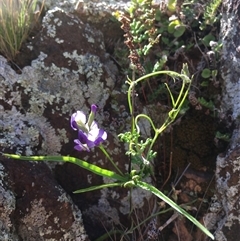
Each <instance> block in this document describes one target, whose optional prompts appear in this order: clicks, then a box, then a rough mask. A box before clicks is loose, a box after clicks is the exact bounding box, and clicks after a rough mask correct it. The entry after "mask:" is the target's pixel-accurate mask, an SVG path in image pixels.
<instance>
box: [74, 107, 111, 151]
mask: <svg viewBox="0 0 240 241" xmlns="http://www.w3.org/2000/svg"><path fill="white" fill-rule="evenodd" d="M96 111H97V106H96V105H92V106H91V112H90V115H89V117H88V121H87V118H86V115H85V114H84V113H83V112H82V111H77V112H75V113H74V114H72V116H71V121H70V123H71V127H72V128H73V130H77V131H78V139H75V140H74V143H75V144H76V145H75V146H74V148H75V149H76V150H78V151H82V150H84V151H90V148H93V147H94V146H99V145H100V144H101V142H103V141H104V140H106V139H107V133H106V132H105V131H104V130H102V129H99V128H98V125H97V122H96V121H94V117H95V114H96Z"/></svg>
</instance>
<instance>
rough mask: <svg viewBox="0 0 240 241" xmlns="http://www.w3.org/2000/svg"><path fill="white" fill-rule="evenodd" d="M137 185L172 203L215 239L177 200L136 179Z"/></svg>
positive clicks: (171, 204) (169, 203)
mask: <svg viewBox="0 0 240 241" xmlns="http://www.w3.org/2000/svg"><path fill="white" fill-rule="evenodd" d="M135 184H136V186H138V187H140V188H142V189H144V190H148V191H150V192H151V193H153V194H154V195H156V196H157V197H159V198H160V199H162V200H163V201H164V202H166V203H167V204H168V205H170V206H171V207H172V208H174V209H175V210H176V211H177V212H179V213H181V214H182V215H183V216H185V217H186V218H187V219H189V220H190V221H191V222H192V223H194V224H195V225H196V226H197V227H198V228H199V229H201V230H202V231H203V232H204V233H205V234H206V235H207V236H209V237H210V238H211V239H213V240H214V236H213V235H212V234H211V233H210V232H209V231H208V230H207V229H206V228H205V227H204V226H203V225H202V224H201V223H200V222H198V221H197V219H195V218H194V217H193V216H191V215H190V214H189V213H188V212H186V211H185V210H184V209H183V208H181V207H180V206H178V205H177V204H176V203H175V202H173V201H172V200H171V199H170V198H169V197H167V196H166V195H164V194H163V193H162V192H161V191H159V190H158V189H157V188H155V187H154V186H152V185H150V184H148V183H145V182H142V181H138V180H136V183H135Z"/></svg>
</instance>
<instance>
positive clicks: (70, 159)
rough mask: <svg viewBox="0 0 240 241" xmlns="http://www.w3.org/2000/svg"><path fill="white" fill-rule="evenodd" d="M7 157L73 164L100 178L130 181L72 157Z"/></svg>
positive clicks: (10, 155)
mask: <svg viewBox="0 0 240 241" xmlns="http://www.w3.org/2000/svg"><path fill="white" fill-rule="evenodd" d="M3 155H4V156H6V157H10V158H13V159H19V160H25V161H56V162H71V163H73V164H76V165H78V166H80V167H82V168H84V169H87V170H88V171H90V172H93V173H95V174H97V175H99V176H103V177H108V178H113V179H116V180H118V181H121V182H126V181H128V177H127V176H121V175H118V174H117V173H115V172H113V171H110V170H107V169H104V168H101V167H99V166H96V165H94V164H91V163H88V162H86V161H83V160H80V159H78V158H75V157H70V156H20V155H14V154H6V153H4V154H3Z"/></svg>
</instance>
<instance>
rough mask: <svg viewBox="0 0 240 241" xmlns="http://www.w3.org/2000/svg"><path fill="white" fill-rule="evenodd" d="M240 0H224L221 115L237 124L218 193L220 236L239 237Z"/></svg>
mask: <svg viewBox="0 0 240 241" xmlns="http://www.w3.org/2000/svg"><path fill="white" fill-rule="evenodd" d="M239 20H240V14H239V1H224V2H223V14H222V21H221V41H222V44H223V49H222V57H221V58H222V61H221V63H222V71H221V74H222V78H223V83H222V104H221V116H220V117H221V118H223V119H225V120H227V124H228V125H229V126H234V128H233V129H234V130H233V134H232V137H231V141H230V144H229V147H228V150H227V151H226V153H225V154H221V155H219V156H218V158H217V164H216V165H217V167H216V182H217V188H216V195H217V198H218V201H219V204H220V206H221V210H222V211H223V213H224V214H223V215H222V217H221V219H220V220H219V221H218V222H217V231H216V240H218V241H225V240H228V241H234V240H236V239H239V227H240V164H239V163H240V160H239V159H240V147H239V143H240V130H239V116H240V104H239V103H240V79H239V74H240V65H239V63H240V55H239V52H240V51H239V34H238V33H239V31H240V28H239V25H238V24H236V23H237V22H239Z"/></svg>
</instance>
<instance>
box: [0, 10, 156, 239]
mask: <svg viewBox="0 0 240 241" xmlns="http://www.w3.org/2000/svg"><path fill="white" fill-rule="evenodd" d="M27 47H28V51H29V52H28V53H29V59H28V61H29V60H30V59H31V58H33V60H32V61H31V65H28V66H26V65H24V63H23V64H22V66H25V67H24V68H23V69H22V70H21V73H18V74H17V73H16V72H15V71H14V70H13V69H11V68H10V66H9V65H8V63H7V61H6V59H4V58H3V57H1V59H0V86H1V89H0V91H1V92H0V93H1V95H0V116H1V119H0V130H1V136H0V143H1V146H0V151H2V152H11V153H18V154H22V155H71V156H76V157H78V158H81V159H84V160H86V161H89V162H92V163H95V164H98V165H100V166H103V167H104V168H109V169H112V168H113V167H112V166H111V163H110V162H109V161H108V159H107V158H106V156H105V155H104V154H103V153H102V152H101V151H100V150H98V149H97V148H96V149H95V150H93V152H90V153H84V152H83V153H79V152H77V151H75V150H74V149H73V139H75V138H76V133H75V132H73V131H72V130H71V128H70V125H69V118H70V115H71V114H72V113H73V112H74V111H76V110H82V111H84V112H85V113H86V114H87V113H88V111H89V107H90V105H91V104H93V103H95V104H97V105H98V106H99V111H98V113H97V117H96V119H97V121H98V123H99V125H100V126H102V127H103V128H104V129H105V130H106V131H107V132H108V139H107V141H106V142H105V143H104V145H105V147H106V149H107V150H108V152H109V154H110V155H111V156H112V157H113V159H114V161H115V162H116V164H117V165H118V166H119V168H120V169H121V170H122V171H123V172H124V173H125V172H127V171H128V158H126V156H125V148H124V145H122V144H121V143H119V141H118V138H117V134H118V133H119V132H121V131H123V130H126V129H128V130H129V128H130V116H129V114H128V111H127V100H126V95H125V93H123V91H122V90H121V88H119V87H118V88H115V87H116V86H121V85H122V84H119V79H118V74H119V73H118V69H117V67H116V66H115V64H114V63H113V62H112V61H111V59H110V57H109V55H108V54H106V51H105V46H104V37H103V34H102V32H101V31H100V30H98V29H96V28H94V27H92V26H91V25H90V24H88V23H84V22H83V21H82V20H81V18H80V17H78V16H76V15H74V14H72V13H69V12H65V11H63V9H61V8H52V9H50V10H49V11H47V13H46V15H45V16H44V18H43V23H42V29H41V31H40V32H39V33H38V34H37V35H36V36H35V37H34V39H32V42H30V43H28V45H27ZM34 56H36V57H34ZM1 161H2V163H3V165H4V166H5V168H6V170H7V175H8V176H7V177H8V179H9V183H11V187H10V190H11V191H12V192H13V193H14V195H15V199H16V208H13V212H14V219H15V222H14V225H15V226H14V228H15V230H16V233H17V235H18V236H19V237H20V238H21V239H23V240H63V241H64V240H87V236H86V234H85V230H84V227H83V225H82V219H81V217H82V216H81V213H80V211H79V209H80V210H81V211H82V214H83V220H84V226H85V227H86V229H87V231H88V234H89V236H90V238H96V237H98V236H99V235H101V234H102V233H103V232H106V229H107V230H110V229H112V228H113V226H114V225H119V226H121V225H122V224H124V225H125V227H126V228H129V225H130V223H129V219H128V214H129V211H130V205H129V196H130V192H129V190H128V189H123V188H119V189H105V190H101V191H95V192H91V193H86V194H81V195H73V194H72V191H75V190H77V189H80V188H86V187H88V186H90V185H98V184H101V183H107V182H109V181H111V180H106V179H103V178H102V177H98V176H96V175H92V174H91V173H89V172H86V171H85V170H82V169H81V168H78V167H76V166H74V165H72V164H69V163H67V164H64V165H52V164H51V165H50V164H49V165H46V164H45V163H41V164H40V163H38V164H36V163H30V162H21V161H13V160H8V159H7V160H6V159H4V158H3V157H1ZM55 178H56V179H55ZM56 180H57V181H56ZM59 184H60V185H59ZM62 188H63V189H62ZM68 194H69V195H68ZM72 200H73V202H72ZM132 200H133V201H134V202H133V204H132V207H131V208H135V209H136V218H138V221H139V220H141V219H142V220H143V219H144V218H146V215H147V214H149V210H151V208H153V207H154V205H153V202H152V201H153V199H152V195H150V193H149V192H146V191H143V190H137V189H136V190H134V192H133V193H132ZM73 203H74V204H73ZM75 205H77V206H75ZM78 208H79V209H78ZM149 208H150V209H149ZM138 214H139V215H138ZM9 215H10V213H9ZM121 227H122V226H121Z"/></svg>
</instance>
